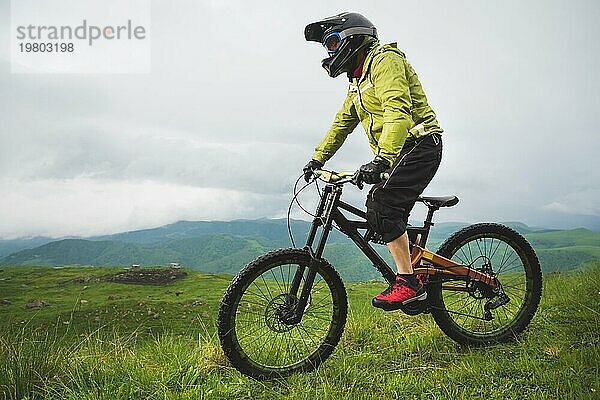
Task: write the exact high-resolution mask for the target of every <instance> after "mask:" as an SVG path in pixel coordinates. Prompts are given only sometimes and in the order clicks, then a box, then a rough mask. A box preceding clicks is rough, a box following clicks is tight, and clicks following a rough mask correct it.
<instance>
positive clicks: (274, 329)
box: [218, 249, 348, 379]
mask: <svg viewBox="0 0 600 400" xmlns="http://www.w3.org/2000/svg"><path fill="white" fill-rule="evenodd" d="M310 261H311V256H310V254H309V253H308V252H306V251H304V250H300V249H284V250H276V251H272V252H270V253H267V254H265V255H263V256H261V257H259V258H257V259H256V260H255V261H253V262H251V263H250V264H248V265H247V266H246V267H245V268H244V269H243V270H242V271H241V272H240V273H239V274H238V275H237V276H236V277H235V278H234V280H233V282H232V283H231V285H230V286H229V288H228V289H227V292H226V293H225V296H224V297H223V300H222V301H221V308H220V310H219V318H218V331H219V338H220V340H221V346H222V347H223V351H224V352H225V355H226V356H227V358H228V359H229V361H231V363H232V364H233V366H234V367H235V368H236V369H237V370H239V371H240V372H242V373H243V374H246V375H249V376H252V377H254V378H258V379H270V378H278V377H282V376H286V375H289V374H292V373H295V372H300V371H310V370H312V369H314V368H316V367H317V366H318V365H319V364H320V363H321V362H323V361H324V360H325V359H326V358H327V357H329V355H330V354H331V352H332V351H333V349H334V348H335V346H336V345H337V343H338V341H339V340H340V337H341V335H342V332H343V330H344V325H345V323H346V316H347V311H348V302H347V298H346V290H345V288H344V285H343V283H342V280H341V279H340V277H339V275H338V273H337V272H336V271H335V269H334V268H333V267H332V266H331V265H330V264H329V263H327V262H326V261H324V260H321V262H320V263H318V265H317V266H316V267H315V268H316V270H317V271H316V272H317V274H316V278H315V281H314V283H313V286H312V289H311V291H310V297H309V301H308V304H307V306H306V307H305V309H304V313H303V316H302V320H301V321H300V322H298V323H291V322H290V319H289V316H290V315H291V314H293V312H294V310H295V309H296V304H297V302H298V297H299V296H300V293H301V292H302V288H303V284H304V278H303V279H302V283H301V284H300V289H299V290H298V293H297V294H294V293H290V287H291V286H292V280H293V278H294V275H295V273H296V271H297V270H298V268H299V267H304V268H305V273H304V275H306V273H307V272H308V270H309V264H310Z"/></svg>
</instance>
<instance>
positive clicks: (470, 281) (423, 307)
mask: <svg viewBox="0 0 600 400" xmlns="http://www.w3.org/2000/svg"><path fill="white" fill-rule="evenodd" d="M315 175H316V177H318V179H319V180H321V181H324V182H325V183H326V186H325V187H324V188H323V190H322V193H321V199H320V202H319V203H318V206H317V209H316V213H315V214H314V219H313V221H312V225H311V228H310V230H309V232H308V236H307V240H306V245H305V246H304V248H295V247H294V248H288V249H279V250H275V251H271V252H269V253H267V254H264V255H262V256H260V257H258V258H257V259H255V260H254V261H252V262H250V263H249V264H248V265H246V267H244V268H243V269H242V270H241V271H240V273H239V274H238V275H237V276H236V277H235V278H234V279H233V281H232V282H231V284H230V285H229V287H228V288H227V291H226V293H225V295H224V297H223V299H222V301H221V306H220V310H219V316H218V334H219V338H220V341H221V346H222V348H223V351H224V353H225V355H226V356H227V358H228V359H229V361H230V362H231V363H232V364H233V366H234V367H235V368H236V369H237V370H239V371H240V372H241V373H243V374H245V375H249V376H251V377H254V378H257V379H272V378H278V377H283V376H287V375H290V374H292V373H296V372H306V371H311V370H313V369H314V368H316V367H317V366H318V365H319V364H321V363H322V362H323V361H324V360H325V359H327V357H329V355H330V354H331V353H332V352H333V350H334V348H335V346H336V345H337V344H338V342H339V340H340V338H341V336H342V333H343V330H344V325H345V323H346V318H347V313H348V301H347V296H346V289H345V288H344V283H343V282H342V280H341V278H340V276H339V274H338V272H337V271H336V270H335V268H334V267H333V266H332V265H331V264H330V263H329V262H328V261H327V260H325V259H324V258H323V257H322V254H323V250H324V248H325V245H326V243H327V239H328V236H329V233H330V232H331V230H332V228H334V227H335V228H336V229H339V230H340V231H341V232H342V233H344V234H345V235H346V236H348V237H349V238H350V239H351V240H352V242H354V244H355V245H356V246H357V247H358V248H359V249H360V250H361V251H362V253H364V255H365V256H366V257H367V258H368V259H369V260H370V261H371V262H372V263H373V266H374V267H375V268H376V269H377V270H378V271H379V272H380V273H381V275H382V277H383V278H384V279H385V280H386V281H387V282H388V283H389V284H392V283H393V282H394V280H395V272H394V270H393V269H392V268H390V266H389V265H387V263H386V262H385V260H384V259H383V258H382V257H381V256H380V254H379V253H378V252H377V251H376V250H375V249H374V248H373V246H372V245H371V244H384V243H383V241H382V239H381V236H379V235H378V234H377V232H375V231H373V230H372V229H371V227H370V226H369V224H368V222H367V221H366V213H365V212H364V211H362V210H360V209H358V208H356V207H354V206H352V205H350V204H348V203H345V202H343V201H342V200H341V199H340V198H341V195H342V190H343V187H344V185H345V184H348V183H352V184H359V185H360V182H359V181H357V180H356V177H355V175H353V174H350V173H336V172H333V171H327V170H318V171H315ZM305 187H306V186H305ZM296 196H297V194H296ZM296 196H294V198H296ZM418 201H419V202H421V203H423V204H424V205H425V206H427V207H428V213H427V217H426V218H425V221H424V223H423V226H410V225H409V227H408V230H407V232H408V236H409V240H410V251H411V263H412V266H413V268H414V271H415V273H416V274H418V275H419V276H420V279H421V280H422V281H423V284H424V285H425V288H426V291H427V299H426V300H423V301H415V302H412V303H409V304H407V305H403V306H401V307H400V309H401V310H402V311H403V312H404V313H406V314H408V315H417V314H421V313H430V314H431V315H432V316H433V319H434V320H435V322H436V324H437V325H438V326H439V327H440V329H441V330H442V331H443V332H444V333H445V334H446V335H448V336H449V337H450V338H452V339H454V340H455V341H457V342H458V343H460V344H463V345H475V346H480V345H486V344H492V343H498V342H505V341H509V340H511V339H513V338H515V337H516V335H518V334H519V333H521V332H522V331H523V330H524V329H525V328H526V327H527V325H528V324H529V322H530V321H531V319H532V318H533V315H534V313H535V312H536V310H537V307H538V304H539V302H540V298H541V294H542V274H541V270H540V264H539V261H538V258H537V256H536V254H535V252H534V250H533V248H532V247H531V245H530V244H529V243H528V242H527V241H526V240H525V238H523V237H522V236H521V235H520V234H519V233H517V232H516V231H514V230H513V229H511V228H509V227H507V226H504V225H501V224H497V223H478V224H474V225H471V226H468V227H465V228H463V229H461V230H459V231H457V232H455V233H454V234H452V235H451V236H450V237H448V239H446V241H445V242H444V243H443V244H442V245H441V246H440V248H439V249H438V250H437V252H432V251H430V250H428V249H427V247H426V243H427V237H428V235H429V231H430V229H431V227H432V226H433V222H432V221H433V215H434V212H436V211H437V210H439V209H440V208H442V207H451V206H454V205H456V204H457V203H458V201H459V200H458V198H457V197H456V196H445V197H427V196H421V197H419V199H418ZM317 235H318V239H317ZM382 312H383V311H382Z"/></svg>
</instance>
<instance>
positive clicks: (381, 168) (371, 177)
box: [358, 157, 390, 184]
mask: <svg viewBox="0 0 600 400" xmlns="http://www.w3.org/2000/svg"><path fill="white" fill-rule="evenodd" d="M389 167H390V163H389V162H388V161H387V160H385V159H383V158H381V157H375V159H374V160H373V161H371V162H370V163H367V164H364V165H362V166H361V167H360V168H359V169H358V172H359V174H360V177H361V178H362V180H363V181H365V183H368V184H375V183H379V182H381V180H382V179H381V174H382V173H384V172H385V171H386V170H387V169H388V168H389Z"/></svg>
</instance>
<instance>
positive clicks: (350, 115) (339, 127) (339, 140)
mask: <svg viewBox="0 0 600 400" xmlns="http://www.w3.org/2000/svg"><path fill="white" fill-rule="evenodd" d="M355 95H356V92H350V91H348V95H347V96H346V100H345V101H344V104H343V105H342V109H341V110H340V111H338V113H337V114H336V115H335V118H334V120H333V124H332V125H331V128H329V131H327V133H326V134H325V137H323V139H322V140H321V142H320V143H319V144H318V145H317V147H316V148H315V152H314V154H313V156H312V158H313V159H314V160H317V161H320V162H322V163H323V164H324V163H325V162H326V161H327V160H329V159H330V158H331V157H333V155H334V154H335V152H336V151H337V150H338V149H339V148H340V146H341V145H342V144H343V143H344V141H345V140H346V137H347V136H348V134H350V133H351V132H352V131H353V130H354V128H356V125H358V122H359V118H358V115H357V114H356V109H355V108H354V103H353V101H352V100H353V99H354V96H355Z"/></svg>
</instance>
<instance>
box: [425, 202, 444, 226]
mask: <svg viewBox="0 0 600 400" xmlns="http://www.w3.org/2000/svg"><path fill="white" fill-rule="evenodd" d="M428 208H429V211H428V212H427V218H425V221H424V222H423V225H424V226H425V228H427V229H429V228H431V227H432V226H433V225H434V223H433V222H432V221H433V213H434V212H436V211H437V210H439V209H440V208H439V207H435V206H429V207H428Z"/></svg>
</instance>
